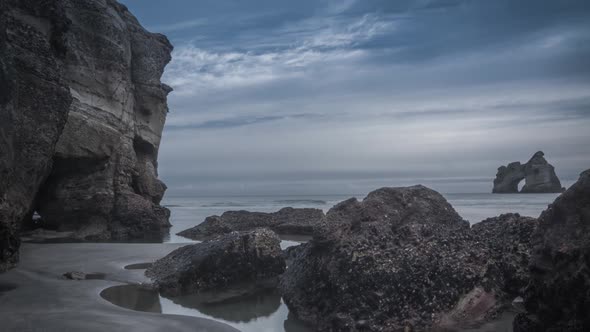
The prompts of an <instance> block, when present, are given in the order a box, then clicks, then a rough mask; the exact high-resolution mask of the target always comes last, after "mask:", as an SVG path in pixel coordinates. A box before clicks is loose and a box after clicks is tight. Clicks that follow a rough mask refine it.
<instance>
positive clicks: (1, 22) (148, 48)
mask: <svg viewBox="0 0 590 332" xmlns="http://www.w3.org/2000/svg"><path fill="white" fill-rule="evenodd" d="M0 9H1V11H0V88H1V89H0V271H2V270H6V269H7V268H10V267H11V266H13V265H14V263H15V262H16V261H17V260H18V246H19V240H18V232H19V230H20V228H21V227H22V226H23V225H27V226H30V222H29V221H30V219H31V215H32V213H33V211H37V212H39V214H40V215H41V217H42V220H43V222H42V225H41V226H43V227H46V228H52V229H57V230H61V231H71V232H72V233H71V234H72V236H73V237H75V238H79V239H86V240H108V239H131V238H144V237H146V236H149V237H152V236H156V237H160V236H161V235H162V232H163V231H166V228H167V227H168V226H169V223H168V217H169V211H168V210H167V209H165V208H163V207H161V206H160V205H159V202H160V200H161V199H162V196H163V194H164V191H165V189H166V186H165V185H164V184H163V183H162V182H161V181H160V180H158V174H157V156H158V148H159V144H160V137H161V133H162V128H163V126H164V121H165V118H166V113H167V111H168V108H167V105H166V97H167V94H168V93H169V92H170V91H171V89H170V88H169V87H168V86H166V85H164V84H162V83H161V82H160V78H161V76H162V72H163V70H164V67H165V66H166V64H167V63H168V62H169V61H170V53H171V50H172V46H171V45H170V43H169V42H168V40H167V39H166V37H165V36H163V35H160V34H153V33H149V32H147V31H146V30H145V29H144V28H142V27H141V25H140V24H139V22H138V21H137V20H136V19H135V17H133V15H131V14H130V13H129V11H128V10H127V8H126V7H125V6H123V5H120V4H119V3H117V2H116V1H114V0H53V1H37V0H2V1H0Z"/></svg>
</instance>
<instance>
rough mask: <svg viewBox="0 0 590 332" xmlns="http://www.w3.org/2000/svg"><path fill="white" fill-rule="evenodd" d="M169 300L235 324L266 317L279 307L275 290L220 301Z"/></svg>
mask: <svg viewBox="0 0 590 332" xmlns="http://www.w3.org/2000/svg"><path fill="white" fill-rule="evenodd" d="M171 300H172V301H173V302H174V303H176V304H179V305H181V306H183V307H185V308H192V309H196V310H198V311H199V312H201V313H202V314H205V315H208V316H211V317H214V318H217V319H222V320H226V321H230V322H236V323H239V322H245V323H247V322H250V321H252V320H255V319H256V318H259V317H268V316H270V315H272V314H273V313H274V312H276V311H277V310H278V309H279V307H280V306H281V295H280V294H279V293H278V292H277V291H276V290H275V289H266V290H262V291H259V292H257V293H254V294H248V295H242V296H239V297H236V298H229V299H225V300H221V301H210V300H207V301H203V300H200V295H191V296H182V297H177V298H174V299H171Z"/></svg>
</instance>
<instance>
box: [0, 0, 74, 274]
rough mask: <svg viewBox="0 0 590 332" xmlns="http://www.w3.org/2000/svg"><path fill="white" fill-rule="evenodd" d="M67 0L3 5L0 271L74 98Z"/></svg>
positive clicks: (7, 0) (8, 0)
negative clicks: (67, 58)
mask: <svg viewBox="0 0 590 332" xmlns="http://www.w3.org/2000/svg"><path fill="white" fill-rule="evenodd" d="M68 29H69V21H68V19H67V18H66V15H65V10H64V2H63V1H59V0H56V1H42V2H39V1H34V0H3V1H0V272H2V271H5V270H7V269H8V268H11V267H13V266H14V264H16V262H17V260H18V248H19V244H20V241H19V239H18V231H19V229H20V225H21V224H22V222H23V220H24V219H25V218H26V217H27V216H30V212H31V206H32V203H33V200H34V197H35V194H36V193H37V191H38V190H39V187H40V185H41V183H43V182H44V181H45V179H46V177H47V175H48V174H49V172H50V170H51V166H52V156H53V153H54V149H55V144H56V142H57V140H58V138H59V136H60V133H61V132H62V129H63V127H64V125H65V123H66V118H67V116H68V110H69V107H70V103H71V101H72V98H71V97H70V92H69V89H68V86H67V82H66V80H65V79H64V70H65V66H64V61H65V48H66V46H65V43H66V38H67V34H68Z"/></svg>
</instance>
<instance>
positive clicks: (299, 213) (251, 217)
mask: <svg viewBox="0 0 590 332" xmlns="http://www.w3.org/2000/svg"><path fill="white" fill-rule="evenodd" d="M324 218H325V216H324V212H323V211H322V210H320V209H310V208H292V207H286V208H282V209H280V210H279V211H277V212H272V213H265V212H249V211H227V212H224V213H223V214H222V215H221V216H210V217H207V218H206V219H205V221H203V222H202V223H201V224H199V225H197V226H195V227H192V228H189V229H185V230H184V231H182V232H180V233H178V234H177V235H180V236H184V237H186V238H189V239H193V240H203V239H208V238H211V237H213V236H216V235H220V234H225V233H229V232H233V231H246V230H253V229H255V228H259V227H266V228H269V229H272V230H273V231H275V232H277V233H278V234H281V235H311V234H313V231H314V229H315V228H316V227H318V226H319V225H320V223H321V222H322V221H323V220H324Z"/></svg>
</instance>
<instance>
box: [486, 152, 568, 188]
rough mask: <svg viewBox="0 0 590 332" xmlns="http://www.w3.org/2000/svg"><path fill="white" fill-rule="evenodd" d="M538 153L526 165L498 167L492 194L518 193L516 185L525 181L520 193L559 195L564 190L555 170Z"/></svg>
mask: <svg viewBox="0 0 590 332" xmlns="http://www.w3.org/2000/svg"><path fill="white" fill-rule="evenodd" d="M544 155H545V154H544V153H543V152H542V151H538V152H537V153H535V154H534V155H533V157H532V158H531V159H530V160H529V161H528V162H527V163H526V164H521V163H520V162H518V161H517V162H513V163H510V164H508V166H500V168H498V173H497V174H496V178H495V179H494V188H493V189H492V192H493V193H518V192H519V191H518V184H519V183H520V181H522V180H523V179H524V180H525V184H524V187H523V188H522V190H521V191H520V192H521V193H560V192H563V191H564V190H565V188H563V187H562V186H561V182H560V181H559V178H558V177H557V175H556V174H555V168H554V167H553V166H552V165H551V164H549V163H548V162H547V160H546V159H545V157H544Z"/></svg>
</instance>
